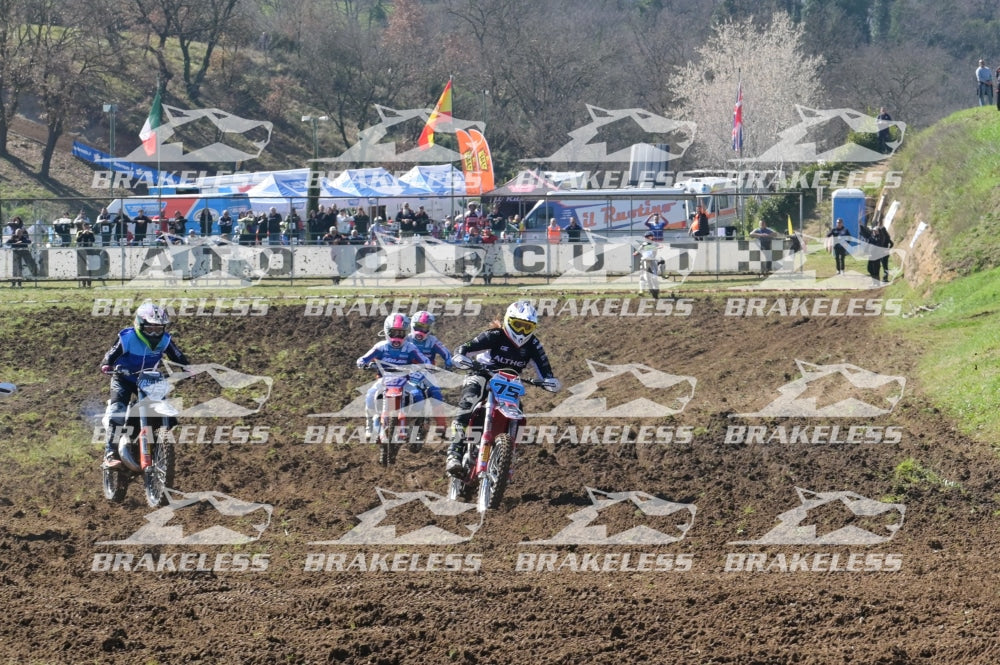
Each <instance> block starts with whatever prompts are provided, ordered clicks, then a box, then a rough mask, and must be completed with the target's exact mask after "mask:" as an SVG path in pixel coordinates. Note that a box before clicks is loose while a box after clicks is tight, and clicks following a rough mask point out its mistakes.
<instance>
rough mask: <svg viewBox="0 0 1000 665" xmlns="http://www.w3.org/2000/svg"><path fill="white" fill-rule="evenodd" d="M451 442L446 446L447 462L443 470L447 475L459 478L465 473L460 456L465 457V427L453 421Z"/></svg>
mask: <svg viewBox="0 0 1000 665" xmlns="http://www.w3.org/2000/svg"><path fill="white" fill-rule="evenodd" d="M451 427H452V432H451V443H450V445H449V446H448V463H447V465H446V466H445V472H446V473H447V474H448V475H449V476H455V477H456V478H461V477H462V476H464V475H465V465H464V464H463V463H462V458H463V457H465V427H463V426H462V425H460V424H459V423H457V422H455V423H452V426H451Z"/></svg>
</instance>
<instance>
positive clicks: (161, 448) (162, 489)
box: [142, 427, 174, 508]
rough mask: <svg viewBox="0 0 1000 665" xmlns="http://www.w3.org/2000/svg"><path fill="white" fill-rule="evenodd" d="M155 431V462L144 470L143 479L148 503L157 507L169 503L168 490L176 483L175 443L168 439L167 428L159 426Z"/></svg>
mask: <svg viewBox="0 0 1000 665" xmlns="http://www.w3.org/2000/svg"><path fill="white" fill-rule="evenodd" d="M153 432H154V435H155V437H156V441H155V443H154V445H153V460H152V462H153V463H152V464H151V465H150V466H149V468H147V469H146V470H145V471H143V474H142V480H143V486H144V487H145V489H146V503H148V504H149V506H150V507H152V508H157V507H159V506H165V505H167V490H168V489H170V487H171V486H172V485H173V484H174V444H173V442H172V441H170V440H168V439H167V437H166V433H167V430H166V429H164V428H162V427H158V428H156V429H155V430H153Z"/></svg>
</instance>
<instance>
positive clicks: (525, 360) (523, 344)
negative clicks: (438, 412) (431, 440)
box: [446, 300, 562, 476]
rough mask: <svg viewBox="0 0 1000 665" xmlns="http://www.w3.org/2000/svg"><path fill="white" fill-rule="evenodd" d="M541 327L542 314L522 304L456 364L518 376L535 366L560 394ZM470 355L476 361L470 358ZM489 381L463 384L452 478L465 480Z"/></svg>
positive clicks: (461, 350) (459, 354)
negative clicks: (473, 429) (471, 431)
mask: <svg viewBox="0 0 1000 665" xmlns="http://www.w3.org/2000/svg"><path fill="white" fill-rule="evenodd" d="M537 325H538V312H537V311H536V310H535V308H534V306H533V305H532V304H531V303H530V302H529V301H527V300H518V301H517V302H515V303H511V305H510V306H509V307H508V308H507V311H506V312H505V313H504V316H503V320H502V321H494V322H493V325H492V326H491V327H490V328H489V329H488V330H485V331H483V332H481V333H479V334H478V335H476V336H475V337H474V338H473V339H471V340H469V341H468V342H465V343H464V344H461V345H460V346H459V347H458V348H457V349H455V356H454V357H453V358H452V361H453V362H454V363H455V366H456V367H459V368H463V369H465V368H469V367H471V366H472V364H473V361H476V362H479V363H481V364H483V365H487V366H490V367H494V368H496V369H507V370H512V371H514V372H517V373H518V374H520V373H521V372H522V371H524V369H525V368H526V367H527V366H528V365H531V366H532V367H533V368H534V370H535V373H536V374H537V375H538V377H539V378H541V379H542V380H543V381H544V382H545V385H544V388H545V389H546V390H549V391H551V392H558V391H559V390H560V389H561V388H562V384H561V383H560V382H559V379H557V378H555V375H554V374H553V373H552V367H551V366H550V365H549V358H548V356H546V355H545V349H544V348H543V347H542V343H541V342H540V341H538V337H536V336H535V328H536V327H537ZM470 354H471V355H474V357H470ZM487 380H488V375H484V374H481V373H472V374H470V375H469V376H468V377H467V378H466V379H465V381H464V382H463V383H462V394H461V396H460V397H459V401H458V408H459V413H458V415H457V416H455V421H454V422H453V423H452V440H451V445H450V446H449V448H448V464H447V469H446V470H447V472H448V473H449V474H450V475H453V476H462V475H463V474H464V473H465V469H464V467H463V465H462V457H463V456H464V455H465V446H466V442H465V438H466V433H465V430H466V428H467V427H468V425H469V419H470V418H471V417H472V409H473V407H474V406H475V405H476V404H477V403H478V402H479V400H480V399H482V396H483V391H484V389H485V388H486V381H487Z"/></svg>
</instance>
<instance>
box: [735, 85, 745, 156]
mask: <svg viewBox="0 0 1000 665" xmlns="http://www.w3.org/2000/svg"><path fill="white" fill-rule="evenodd" d="M733 150H735V151H736V152H740V153H742V152H743V81H740V84H739V87H738V88H737V91H736V106H734V107H733Z"/></svg>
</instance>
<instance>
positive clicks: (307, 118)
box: [289, 115, 330, 217]
mask: <svg viewBox="0 0 1000 665" xmlns="http://www.w3.org/2000/svg"><path fill="white" fill-rule="evenodd" d="M329 119H330V116H327V115H320V116H315V115H304V116H302V122H309V123H312V132H313V158H312V161H311V162H310V163H309V183H308V194H307V195H306V196H307V199H306V210H305V211H304V212H305V214H306V217H308V216H309V213H310V212H312V211H313V210H316V209H318V208H319V178H318V177H317V173H316V160H318V159H319V130H318V125H319V123H321V122H326V121H327V120H329ZM290 207H291V206H289V208H290Z"/></svg>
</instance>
